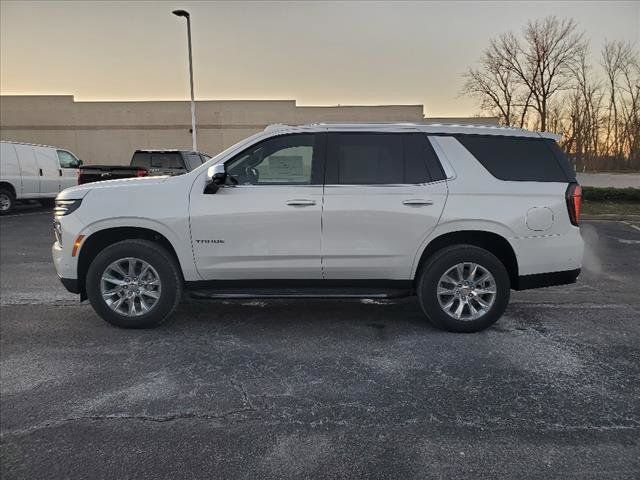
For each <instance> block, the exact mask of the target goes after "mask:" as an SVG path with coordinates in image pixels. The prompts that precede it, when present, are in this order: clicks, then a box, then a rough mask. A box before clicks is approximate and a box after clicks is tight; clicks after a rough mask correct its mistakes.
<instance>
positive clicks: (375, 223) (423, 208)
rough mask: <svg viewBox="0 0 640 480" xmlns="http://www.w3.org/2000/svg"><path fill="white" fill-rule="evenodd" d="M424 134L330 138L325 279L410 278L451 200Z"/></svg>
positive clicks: (339, 134) (348, 134)
mask: <svg viewBox="0 0 640 480" xmlns="http://www.w3.org/2000/svg"><path fill="white" fill-rule="evenodd" d="M444 177H445V176H444V173H443V171H442V167H441V166H440V164H439V162H438V160H437V157H436V155H435V153H434V151H433V148H432V147H431V144H430V143H429V140H428V138H427V136H426V135H424V134H423V133H420V132H410V133H391V132H390V133H386V132H385V133H370V132H335V133H330V134H329V140H328V149H327V171H326V184H325V189H324V206H323V212H322V266H323V275H324V278H326V279H386V280H406V279H409V278H410V276H411V268H412V263H413V261H414V257H415V255H416V253H417V250H418V248H419V246H420V245H421V243H422V241H423V240H424V239H425V238H426V237H427V235H429V233H430V232H431V231H432V230H433V229H434V227H435V226H436V225H437V223H438V220H439V218H440V214H441V213H442V210H443V207H444V203H445V200H446V197H447V185H446V181H445V179H444Z"/></svg>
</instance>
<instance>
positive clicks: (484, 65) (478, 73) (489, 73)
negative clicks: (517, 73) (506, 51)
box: [461, 50, 518, 126]
mask: <svg viewBox="0 0 640 480" xmlns="http://www.w3.org/2000/svg"><path fill="white" fill-rule="evenodd" d="M464 77H465V83H464V86H463V87H462V92H461V93H462V94H467V95H471V96H473V97H476V98H477V99H478V101H479V103H480V108H481V109H482V110H483V111H487V112H490V113H491V114H492V115H495V116H497V117H498V118H499V119H500V123H501V124H503V125H506V126H511V125H513V124H514V121H515V118H516V112H515V106H514V102H515V96H516V93H517V92H516V91H517V88H518V85H517V83H516V82H515V79H514V76H513V74H512V73H511V72H510V71H509V70H507V69H505V68H504V66H503V65H501V64H500V62H499V61H498V60H497V59H496V58H495V57H494V56H493V55H492V54H491V52H490V51H489V50H485V52H484V53H483V56H482V59H481V60H480V67H479V68H470V69H469V70H467V72H466V73H465V74H464Z"/></svg>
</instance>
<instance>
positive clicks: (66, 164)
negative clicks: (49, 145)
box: [57, 150, 79, 168]
mask: <svg viewBox="0 0 640 480" xmlns="http://www.w3.org/2000/svg"><path fill="white" fill-rule="evenodd" d="M57 152H58V162H60V167H61V168H78V166H79V162H78V159H77V158H76V157H74V156H73V155H71V154H70V153H69V152H67V151H65V150H58V151H57Z"/></svg>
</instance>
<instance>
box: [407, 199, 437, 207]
mask: <svg viewBox="0 0 640 480" xmlns="http://www.w3.org/2000/svg"><path fill="white" fill-rule="evenodd" d="M402 204H403V205H408V206H410V207H423V206H426V205H433V201H432V200H423V199H422V198H412V199H410V200H405V201H404V202H402Z"/></svg>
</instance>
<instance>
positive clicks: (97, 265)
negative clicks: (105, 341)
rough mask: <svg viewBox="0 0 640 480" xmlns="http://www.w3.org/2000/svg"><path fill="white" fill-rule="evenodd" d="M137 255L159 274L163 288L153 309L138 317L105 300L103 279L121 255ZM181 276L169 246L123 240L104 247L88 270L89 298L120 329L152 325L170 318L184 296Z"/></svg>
mask: <svg viewBox="0 0 640 480" xmlns="http://www.w3.org/2000/svg"><path fill="white" fill-rule="evenodd" d="M127 257H135V258H138V259H140V260H144V261H145V262H147V263H149V264H150V265H151V266H152V267H153V268H154V269H155V270H156V271H157V273H158V275H159V278H160V282H161V285H162V289H161V291H160V298H159V299H158V300H157V303H156V304H155V305H154V306H153V307H152V308H151V310H150V311H149V312H147V313H145V314H142V315H139V316H127V315H121V314H120V313H118V312H115V311H114V310H112V309H111V308H109V306H108V305H107V303H106V302H105V301H104V299H103V298H102V295H101V293H100V279H101V277H102V274H103V273H104V271H105V269H106V268H107V267H108V266H109V265H110V264H111V263H113V262H115V261H116V260H118V259H121V258H127ZM182 287H183V285H182V275H181V274H180V270H179V266H178V265H177V262H176V261H175V259H174V258H173V257H172V256H171V254H170V253H169V252H167V250H166V249H164V248H163V247H162V246H160V245H158V244H157V243H154V242H150V241H148V240H139V239H131V240H123V241H121V242H118V243H115V244H113V245H110V246H108V247H107V248H105V249H104V250H102V251H101V252H100V253H99V254H98V255H97V256H96V257H95V259H94V260H93V262H91V265H90V266H89V269H88V271H87V277H86V290H87V297H88V298H89V301H90V302H91V306H92V307H93V309H94V310H95V311H96V313H98V315H100V316H101V317H102V318H103V319H104V320H106V321H107V322H109V323H111V324H112V325H115V326H117V327H121V328H151V327H157V326H158V325H160V324H162V323H164V322H165V321H167V319H168V318H169V317H170V316H171V314H172V313H173V311H174V310H175V308H176V306H177V305H178V303H180V299H181V298H182Z"/></svg>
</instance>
